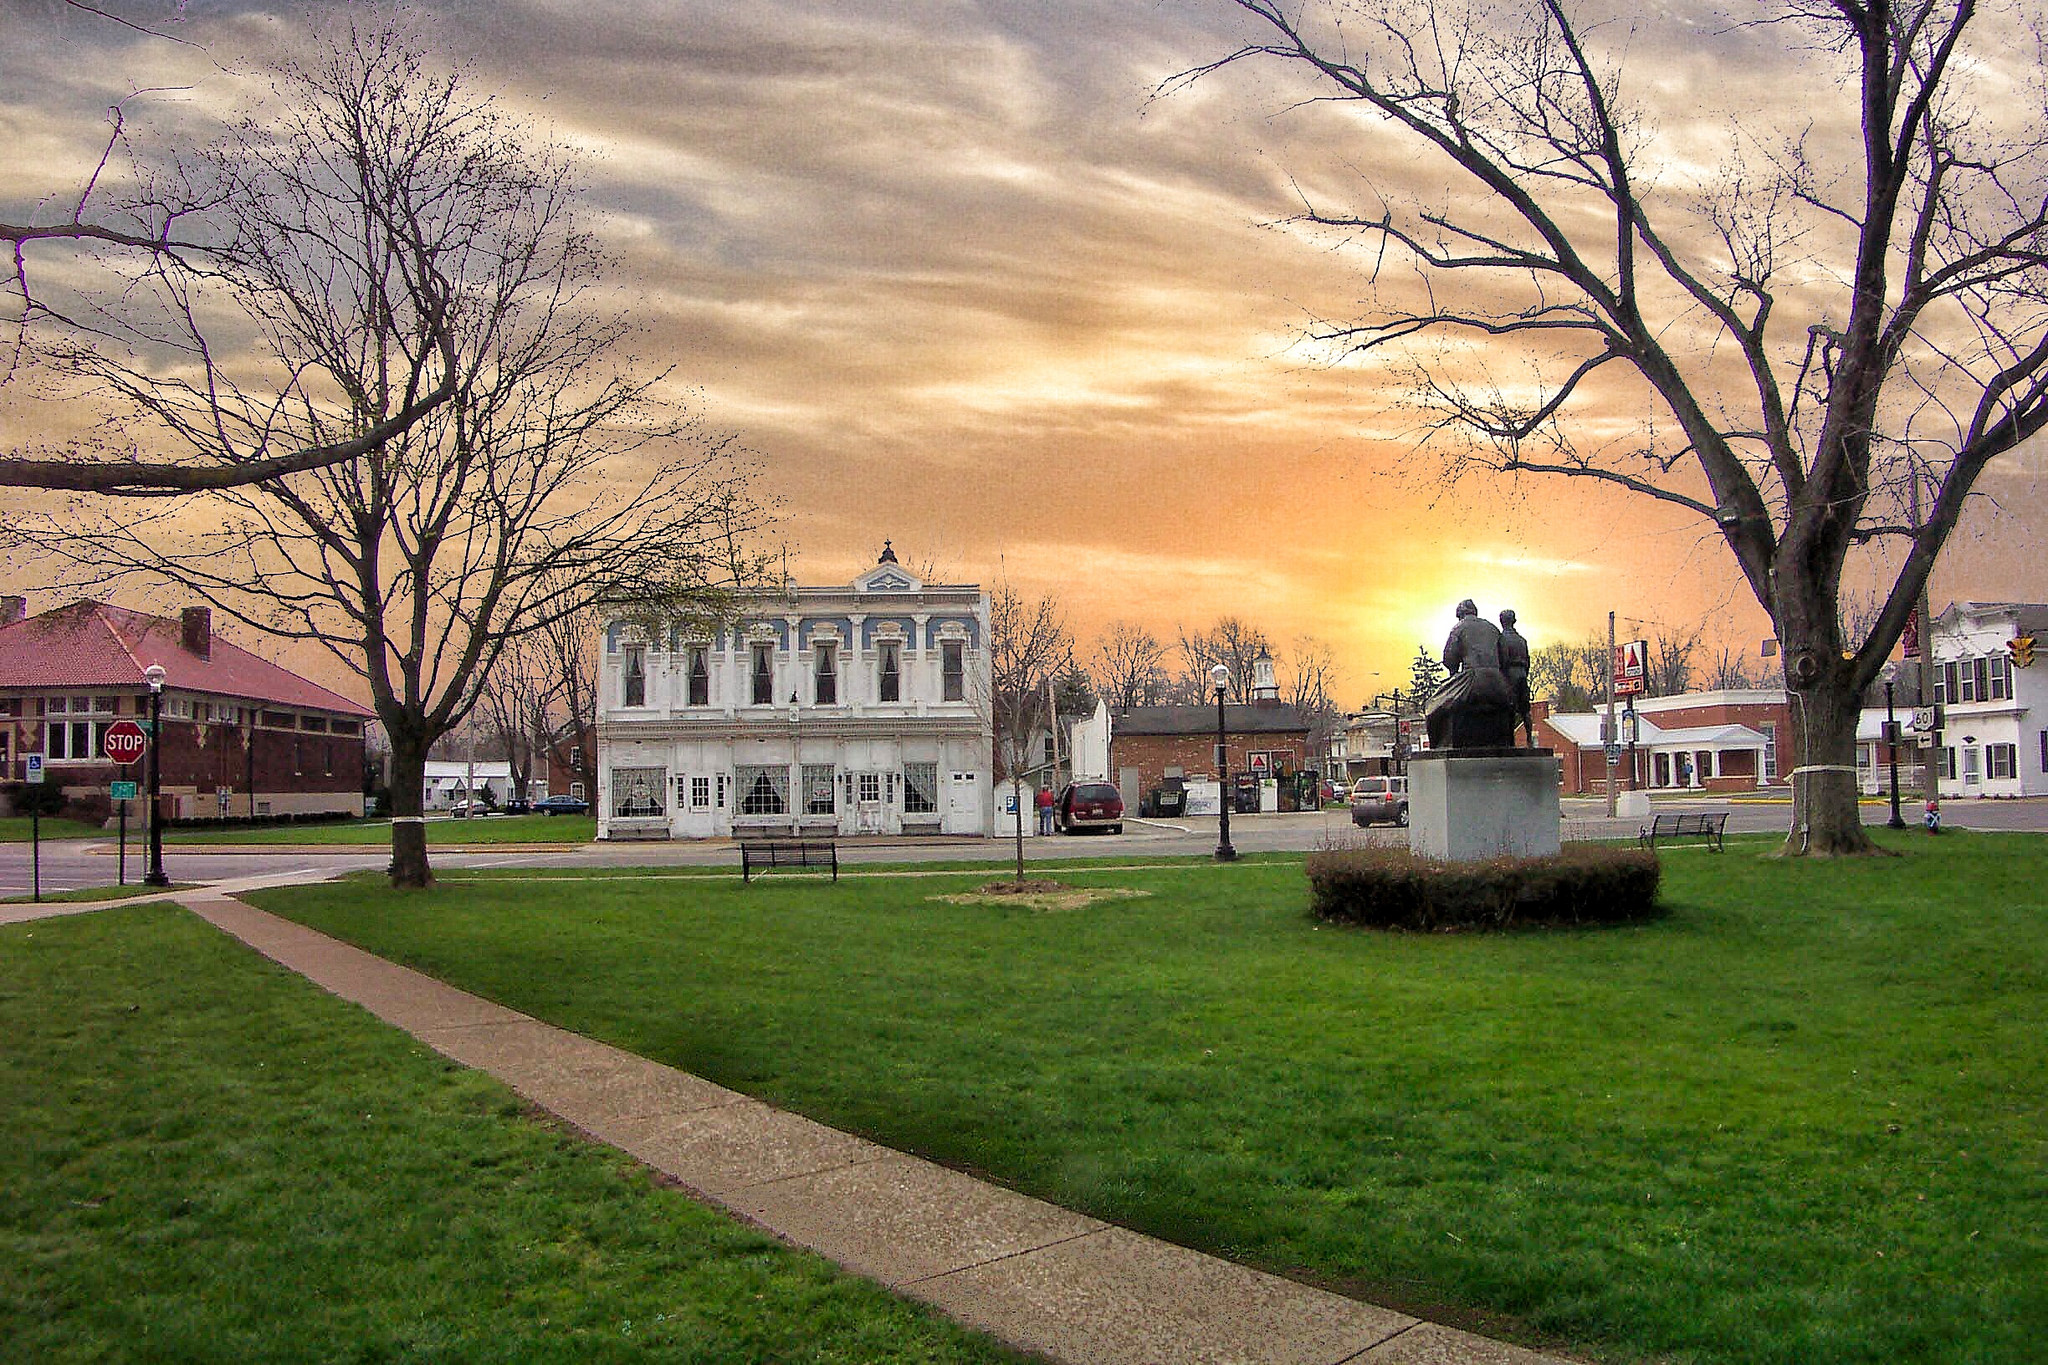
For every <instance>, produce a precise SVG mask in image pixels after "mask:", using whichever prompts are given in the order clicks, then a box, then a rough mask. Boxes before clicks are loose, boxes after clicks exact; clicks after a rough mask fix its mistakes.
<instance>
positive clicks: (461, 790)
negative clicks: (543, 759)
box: [426, 758, 548, 810]
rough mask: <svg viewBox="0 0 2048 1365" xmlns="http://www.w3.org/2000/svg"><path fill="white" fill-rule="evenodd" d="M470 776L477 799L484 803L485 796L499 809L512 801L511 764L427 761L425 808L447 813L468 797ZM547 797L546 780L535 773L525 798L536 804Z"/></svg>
mask: <svg viewBox="0 0 2048 1365" xmlns="http://www.w3.org/2000/svg"><path fill="white" fill-rule="evenodd" d="M472 775H474V777H475V780H476V790H477V799H478V800H480V801H481V800H485V799H487V798H486V797H485V793H486V792H488V793H489V797H488V800H489V802H490V804H491V805H493V806H497V807H499V808H500V809H503V807H504V805H505V803H506V802H507V801H509V800H511V799H512V765H511V764H510V763H507V762H506V761H505V760H504V759H479V760H478V761H477V762H476V763H474V764H471V763H467V762H464V761H462V760H459V759H458V760H455V761H452V762H451V761H447V760H443V759H438V758H430V759H428V760H427V765H426V808H427V809H428V810H447V809H448V808H449V807H450V806H455V805H459V804H461V803H462V802H463V801H466V800H467V799H468V798H469V783H470V779H471V777H472ZM547 794H548V784H547V777H546V775H545V774H544V773H535V774H534V775H533V776H531V777H529V778H528V779H527V781H526V798H527V800H529V801H538V800H540V799H541V798H542V797H544V796H546V795H547Z"/></svg>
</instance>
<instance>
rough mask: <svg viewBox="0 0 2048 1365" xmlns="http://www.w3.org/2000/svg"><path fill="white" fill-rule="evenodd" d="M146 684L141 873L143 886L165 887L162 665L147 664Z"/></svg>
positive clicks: (145, 671) (166, 881)
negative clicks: (144, 860) (145, 834)
mask: <svg viewBox="0 0 2048 1365" xmlns="http://www.w3.org/2000/svg"><path fill="white" fill-rule="evenodd" d="M142 676H143V678H144V679H146V680H147V681H148V683H149V870H148V871H146V872H144V873H143V874H142V883H143V885H145V886H169V885H170V884H171V879H170V878H169V877H167V876H165V875H164V822H163V809H162V805H161V798H162V795H163V789H164V756H163V755H164V666H163V665H162V664H151V665H150V666H149V667H148V668H145V669H143V670H142Z"/></svg>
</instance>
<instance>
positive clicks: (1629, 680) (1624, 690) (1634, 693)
mask: <svg viewBox="0 0 2048 1365" xmlns="http://www.w3.org/2000/svg"><path fill="white" fill-rule="evenodd" d="M1649 664H1650V642H1649V641H1648V640H1628V641H1625V642H1623V643H1622V644H1618V645H1616V646H1615V647H1614V695H1615V696H1617V697H1639V696H1641V695H1642V694H1643V687H1644V685H1645V684H1646V683H1647V681H1648V679H1649V675H1650V670H1649Z"/></svg>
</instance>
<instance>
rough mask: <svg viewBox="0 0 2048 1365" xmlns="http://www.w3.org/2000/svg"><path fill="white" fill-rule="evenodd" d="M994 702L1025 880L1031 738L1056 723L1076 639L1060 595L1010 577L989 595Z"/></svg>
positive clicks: (999, 762)
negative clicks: (1052, 698) (1052, 694)
mask: <svg viewBox="0 0 2048 1365" xmlns="http://www.w3.org/2000/svg"><path fill="white" fill-rule="evenodd" d="M988 660H989V692H990V696H989V706H990V712H991V717H992V719H993V720H994V723H995V737H996V776H997V777H998V779H999V780H1001V781H1005V782H1008V783H1009V784H1010V794H1011V797H1012V798H1013V799H1014V800H1015V801H1016V803H1017V831H1016V839H1017V880H1018V881H1022V880H1024V821H1025V820H1026V819H1027V818H1028V817H1029V816H1030V813H1031V809H1032V807H1031V804H1030V795H1031V794H1030V793H1027V792H1026V791H1025V790H1024V774H1025V773H1026V772H1027V771H1028V770H1029V769H1030V768H1031V767H1032V766H1033V763H1032V758H1031V741H1032V739H1033V738H1034V737H1035V736H1036V735H1037V734H1038V732H1039V731H1040V730H1041V729H1043V728H1045V727H1046V726H1049V725H1050V724H1051V723H1052V715H1051V709H1050V707H1049V705H1048V694H1049V690H1050V688H1049V684H1053V683H1056V682H1057V680H1058V679H1059V678H1060V677H1062V676H1063V675H1064V674H1065V673H1067V672H1068V671H1069V670H1070V669H1072V667H1073V663H1074V639H1073V636H1072V635H1070V634H1069V633H1068V632H1067V623H1066V613H1065V612H1064V611H1063V610H1062V609H1061V607H1060V604H1059V599H1058V598H1057V597H1054V596H1051V595H1050V594H1048V595H1047V596H1044V597H1038V598H1028V599H1027V598H1026V597H1024V596H1023V595H1022V594H1021V593H1019V592H1018V591H1017V589H1016V588H1015V586H1013V585H1012V584H1011V583H1010V581H1009V580H1008V579H1007V578H1003V579H1000V580H998V581H997V583H996V584H995V586H994V587H993V588H992V589H991V590H990V592H989V598H988Z"/></svg>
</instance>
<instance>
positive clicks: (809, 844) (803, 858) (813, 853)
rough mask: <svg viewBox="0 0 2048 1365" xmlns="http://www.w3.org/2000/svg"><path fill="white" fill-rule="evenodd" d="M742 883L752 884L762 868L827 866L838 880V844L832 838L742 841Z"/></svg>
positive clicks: (740, 842) (740, 845)
mask: <svg viewBox="0 0 2048 1365" xmlns="http://www.w3.org/2000/svg"><path fill="white" fill-rule="evenodd" d="M738 842H739V847H740V880H741V881H752V880H753V879H754V869H755V867H757V866H760V867H825V866H827V865H829V866H830V867H831V869H832V880H833V881H835V882H836V881H838V880H839V845H838V844H837V843H836V842H835V841H833V840H830V839H741V840H739V841H738Z"/></svg>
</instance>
